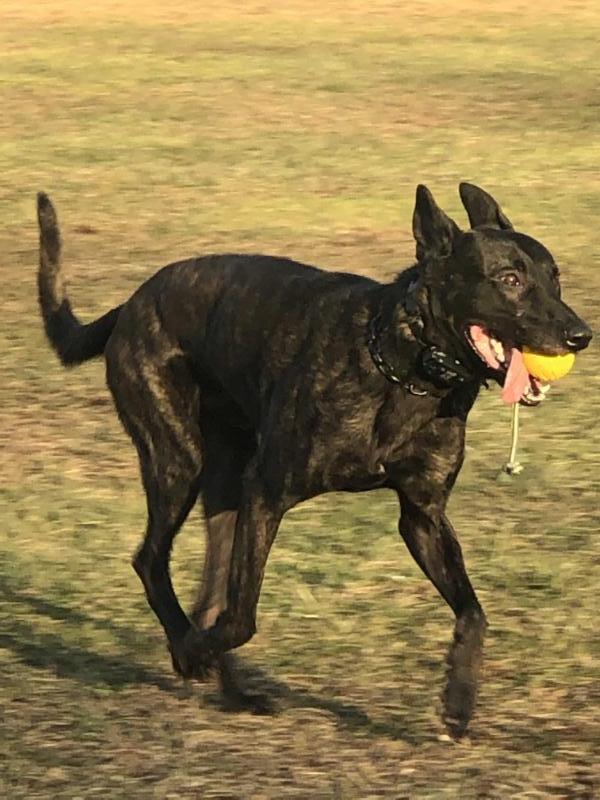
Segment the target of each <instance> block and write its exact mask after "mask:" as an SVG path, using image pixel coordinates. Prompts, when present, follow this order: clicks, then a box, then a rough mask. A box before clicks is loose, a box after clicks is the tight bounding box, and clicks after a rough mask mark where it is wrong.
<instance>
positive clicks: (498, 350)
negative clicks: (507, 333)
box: [490, 336, 505, 364]
mask: <svg viewBox="0 0 600 800" xmlns="http://www.w3.org/2000/svg"><path fill="white" fill-rule="evenodd" d="M490 345H491V348H492V350H493V351H494V355H495V356H496V358H497V359H498V361H500V362H501V363H502V364H503V363H504V361H505V357H504V348H503V347H502V342H499V341H498V340H497V339H494V338H492V337H491V336H490Z"/></svg>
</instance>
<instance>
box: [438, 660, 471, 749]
mask: <svg viewBox="0 0 600 800" xmlns="http://www.w3.org/2000/svg"><path fill="white" fill-rule="evenodd" d="M476 695H477V687H476V685H475V684H474V683H473V682H472V681H469V680H464V679H461V678H459V677H457V676H456V675H454V676H453V675H451V676H450V679H449V680H448V683H447V685H446V689H445V691H444V696H443V703H444V708H443V712H442V720H443V722H444V725H445V726H446V728H447V729H448V733H449V734H450V736H452V738H453V739H462V737H463V736H464V735H465V733H466V732H467V728H468V726H469V722H470V720H471V717H472V716H473V711H474V709H475V700H476Z"/></svg>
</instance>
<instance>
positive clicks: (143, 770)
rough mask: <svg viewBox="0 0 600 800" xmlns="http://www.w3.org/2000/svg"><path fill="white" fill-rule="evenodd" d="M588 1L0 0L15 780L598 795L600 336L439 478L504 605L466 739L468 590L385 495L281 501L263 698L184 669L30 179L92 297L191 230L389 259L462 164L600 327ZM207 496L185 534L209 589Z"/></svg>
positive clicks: (1, 256)
mask: <svg viewBox="0 0 600 800" xmlns="http://www.w3.org/2000/svg"><path fill="white" fill-rule="evenodd" d="M599 41H600V6H598V4H597V3H595V2H592V0H580V2H575V1H574V0H562V2H557V1H556V0H549V2H547V3H544V4H540V5H539V6H538V4H532V3H525V2H519V0H504V2H501V3H499V4H488V3H484V2H479V3H477V2H472V1H471V0H460V1H459V2H455V1H454V0H446V2H441V0H431V1H430V2H427V1H426V0H420V2H419V1H418V0H417V1H416V2H412V3H410V4H404V3H393V2H391V1H390V2H384V1H383V0H371V2H367V0H349V2H341V1H340V0H332V1H331V2H330V1H329V0H321V2H315V0H293V2H281V3H277V2H274V0H246V2H242V0H237V2H235V1H234V0H220V2H212V0H211V2H206V1H204V2H201V3H193V2H191V0H190V1H189V2H182V0H173V1H172V2H170V3H161V2H157V0H145V2H143V3H142V2H136V1H135V0H131V2H125V1H124V2H116V1H114V2H101V3H97V4H96V5H95V6H94V7H91V8H90V7H88V4H84V3H80V2H77V1H76V0H64V2H59V0H44V1H43V2H38V3H23V2H22V0H20V1H19V2H17V1H16V0H2V3H1V4H0V86H1V89H2V112H1V116H0V165H1V171H0V216H1V219H2V225H1V226H0V276H1V280H2V314H1V315H0V342H1V344H0V514H1V520H2V525H1V526H0V618H1V624H0V681H1V693H0V725H1V736H0V796H2V797H6V798H9V800H17V799H18V798H22V799H23V800H25V799H27V800H32V799H33V798H73V799H74V798H92V797H98V798H111V800H112V798H115V799H116V798H122V799H123V800H125V799H126V798H127V800H130V799H132V798H136V799H137V798H160V799H161V800H162V798H244V799H246V798H247V799H248V800H250V799H251V798H252V799H253V800H265V799H266V798H269V800H270V799H271V798H280V797H286V798H287V797H290V798H337V799H338V800H339V799H342V800H347V799H349V798H361V799H362V798H364V799H366V798H376V797H390V798H410V800H413V798H414V799H415V800H425V799H426V798H427V799H429V798H432V799H436V798H466V799H467V800H470V798H478V799H480V800H483V799H484V798H490V799H493V800H496V798H502V799H504V798H519V800H520V799H521V798H566V799H568V800H571V799H572V798H580V799H581V800H584V799H586V800H591V799H592V798H594V797H597V796H598V792H600V786H599V783H598V781H599V778H600V776H599V771H598V764H600V634H599V629H598V618H599V612H600V604H599V602H598V590H599V586H600V539H599V536H598V533H599V528H600V525H599V522H600V518H599V511H598V480H599V479H598V475H599V474H600V473H599V468H600V428H599V426H598V400H597V398H598V395H597V392H598V391H599V389H600V379H599V377H598V374H599V368H600V361H599V358H598V348H597V345H593V346H592V347H591V348H590V350H589V351H588V352H587V353H585V354H582V355H581V357H579V358H578V359H577V364H576V368H575V370H574V371H573V373H572V374H571V375H570V376H569V377H568V378H565V379H564V380H563V381H561V383H560V384H559V385H557V386H556V387H554V389H553V391H552V393H551V399H550V400H549V401H548V402H547V405H546V406H545V407H542V408H540V409H538V410H535V411H531V412H528V411H525V412H524V413H523V415H522V416H523V418H524V424H523V434H522V437H523V451H522V456H521V458H522V461H523V462H524V463H525V465H526V468H525V471H524V472H523V473H522V475H520V476H519V477H518V478H514V479H512V480H511V479H508V478H502V477H499V473H500V467H501V465H502V463H503V462H504V461H505V460H506V457H507V452H508V445H509V415H508V411H507V410H506V408H505V407H504V406H503V405H502V403H501V401H500V397H499V393H498V391H497V390H494V391H491V392H489V393H484V396H482V397H481V399H480V400H479V402H478V404H477V406H476V408H475V410H474V411H473V413H472V417H471V425H470V429H469V438H468V455H467V461H466V464H465V468H464V470H463V473H462V475H461V478H460V480H459V483H458V486H457V489H456V491H455V493H454V495H453V498H452V501H451V509H450V510H451V516H452V519H453V522H454V523H455V525H456V527H457V529H458V531H459V532H460V535H461V540H462V543H463V548H464V551H465V556H466V559H467V562H468V566H469V571H470V575H471V577H472V580H473V582H474V584H475V586H476V588H477V590H478V593H479V595H480V598H481V600H482V602H483V604H484V607H485V608H486V611H487V614H488V618H489V620H490V631H489V636H488V639H487V649H486V661H485V668H484V677H483V679H484V683H483V686H482V690H481V695H480V703H479V707H478V711H477V715H476V717H475V719H474V722H473V725H472V732H471V737H470V739H469V740H468V741H466V742H463V743H461V744H459V745H456V744H452V743H450V742H448V741H447V740H446V739H445V738H444V736H443V733H444V731H443V728H442V726H441V723H440V722H439V718H438V711H439V708H438V695H439V691H440V688H441V686H442V683H443V671H444V663H443V662H444V656H445V652H446V648H447V645H448V642H449V640H450V635H451V630H452V617H451V614H450V612H449V611H448V610H447V608H446V607H445V606H444V604H443V602H442V601H441V600H440V599H439V598H438V597H437V595H436V594H435V591H434V590H433V589H432V587H431V586H430V584H429V583H428V582H427V580H426V579H425V578H423V576H422V575H421V574H420V573H419V571H418V569H417V568H416V566H415V565H414V564H413V562H412V561H411V559H410V557H409V555H408V553H407V552H406V550H405V549H404V547H403V545H402V544H401V543H400V542H399V540H398V536H397V534H396V517H397V509H396V503H395V500H394V498H392V497H391V496H390V495H388V494H386V493H385V492H377V493H371V494H369V495H364V496H362V497H360V496H356V497H355V496H352V497H351V496H345V495H339V496H330V497H324V498H320V499H318V500H316V501H314V502H311V503H308V504H306V505H304V506H302V507H300V508H298V509H296V510H295V511H293V512H292V513H290V514H289V515H288V517H287V518H286V520H285V522H284V525H283V527H282V529H281V532H280V534H279V539H278V541H277V544H276V546H275V548H274V550H273V553H272V556H271V559H270V562H269V568H268V574H267V578H266V581H265V589H264V593H263V596H262V600H261V605H260V614H259V633H258V635H257V636H256V637H255V640H254V641H253V642H252V643H251V644H250V645H248V646H247V647H245V648H244V650H243V653H244V664H245V665H246V669H247V670H248V672H249V679H250V680H252V681H254V682H255V683H257V684H258V685H260V686H263V687H266V688H268V689H269V691H271V692H272V693H273V694H274V695H275V696H276V698H277V702H278V705H279V713H278V714H277V715H276V716H274V717H272V718H256V717H252V716H250V715H239V716H230V715H224V714H222V713H221V712H220V710H219V709H218V706H217V699H216V696H215V693H214V688H213V687H211V686H208V687H202V686H196V685H184V684H182V683H180V682H179V681H178V680H177V679H176V678H175V676H174V675H173V674H172V673H171V672H170V665H169V659H168V656H167V653H166V650H165V645H164V642H163V638H162V634H161V631H160V629H159V626H158V624H157V623H156V621H155V619H154V617H153V616H152V614H151V612H150V611H149V610H148V608H147V606H146V603H145V600H144V597H143V593H142V590H141V586H140V584H139V582H138V580H137V578H136V576H135V575H134V573H133V570H132V569H131V567H130V565H129V559H130V555H131V554H132V552H133V551H134V549H135V547H136V545H137V543H138V541H139V539H140V536H141V533H142V530H143V527H144V521H145V520H144V513H145V506H144V501H143V497H142V493H141V489H140V485H139V481H138V478H137V464H136V460H135V454H134V451H133V448H132V447H131V446H130V444H129V442H128V440H127V439H126V437H125V435H124V433H123V432H122V431H121V429H120V427H119V424H118V422H117V420H116V417H115V415H114V413H113V410H112V408H111V402H110V398H109V396H108V392H107V390H106V388H105V386H104V375H103V366H102V364H101V363H89V364H87V365H85V366H84V367H81V368H80V369H78V370H76V371H72V372H65V371H62V370H61V369H59V368H58V366H57V363H56V360H55V358H54V356H53V355H52V354H51V353H50V352H49V350H48V348H47V346H46V343H45V341H44V338H43V335H42V330H41V325H40V320H39V316H38V309H37V300H36V285H35V268H36V261H37V230H36V225H35V220H34V197H35V192H36V191H37V190H39V189H42V188H43V189H45V190H46V191H48V192H49V193H50V195H51V196H52V198H53V199H54V200H55V202H56V204H57V207H58V211H59V215H60V217H61V221H62V225H63V232H64V239H65V246H66V254H65V257H66V264H67V268H68V271H69V276H70V289H71V294H72V298H73V302H74V306H75V308H76V310H78V311H79V312H81V315H82V316H83V317H84V318H86V319H91V318H92V317H93V316H94V315H97V314H98V313H100V312H101V311H104V310H106V309H108V308H109V307H111V306H112V305H115V304H116V303H117V302H120V301H122V300H123V299H124V298H126V297H127V296H128V295H129V294H130V293H131V291H132V290H133V289H134V288H135V287H136V286H137V285H138V284H139V283H140V282H141V281H142V280H143V279H144V278H145V277H146V276H149V275H150V274H151V273H152V272H153V271H154V270H155V269H156V268H157V267H158V266H161V265H162V264H164V263H166V262H167V261H168V260H173V259H174V258H175V257H183V256H187V255H191V254H194V253H199V252H208V251H220V250H232V249H241V250H248V251H263V252H271V253H280V254H285V255H289V256H292V257H296V258H298V259H302V260H306V261H309V262H313V263H318V264H321V265H329V266H331V267H333V268H344V269H350V270H353V271H357V272H361V273H365V274H371V275H375V276H377V277H379V278H382V279H383V278H388V277H390V276H391V275H393V274H394V273H395V272H396V271H397V270H398V269H399V268H400V267H402V266H404V265H408V264H410V263H411V259H412V255H413V244H412V242H411V238H410V219H411V214H412V203H413V197H414V188H415V186H416V184H417V183H418V182H424V183H426V184H428V185H429V186H430V188H431V189H432V190H433V191H434V193H435V195H436V198H437V199H438V201H439V202H440V203H441V204H442V205H443V206H444V207H445V208H446V209H447V210H448V211H449V212H450V213H452V214H454V215H455V216H456V218H457V220H458V221H459V222H460V223H461V224H464V223H465V215H464V212H461V210H460V206H459V200H458V193H457V184H458V181H459V180H462V179H467V180H472V181H474V182H476V183H480V184H481V185H482V186H484V187H485V188H487V189H488V190H490V191H492V193H493V194H494V195H495V196H497V197H498V199H500V201H501V202H502V203H503V206H504V209H505V211H506V212H507V214H508V215H509V217H511V219H512V220H513V221H514V222H515V223H516V225H517V227H519V228H520V229H522V230H525V231H527V232H528V233H531V234H533V235H534V236H536V237H537V238H539V239H540V240H542V241H543V242H544V243H545V244H546V245H547V246H548V247H549V248H550V249H551V250H552V251H553V252H554V254H555V256H556V258H557V260H558V262H559V264H560V265H561V269H562V272H563V287H564V293H565V297H566V298H567V300H568V301H569V302H571V303H572V304H573V305H574V306H575V308H576V309H577V310H578V311H579V312H580V313H581V314H582V315H583V316H584V317H586V318H587V320H588V321H589V322H590V323H591V324H592V327H594V328H595V329H596V330H598V329H599V327H600V316H599V313H598V299H597V298H598V293H599V291H600V249H599V247H598V229H599V228H598V226H599V215H600V114H599V109H600V60H599V59H598V42H599ZM201 527H202V526H201V522H200V519H199V516H198V515H192V518H191V519H190V520H189V522H188V523H187V525H186V527H185V529H184V530H183V532H182V533H181V535H180V537H179V539H178V541H177V546H176V550H175V555H174V564H173V569H174V575H175V581H176V586H177V589H178V591H179V592H180V595H181V596H182V597H183V598H184V599H185V601H186V603H187V602H189V601H190V600H191V598H192V596H193V592H194V587H195V584H196V581H197V578H198V576H199V573H200V569H201V563H202V548H203V536H202V530H201Z"/></svg>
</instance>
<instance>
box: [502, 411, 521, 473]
mask: <svg viewBox="0 0 600 800" xmlns="http://www.w3.org/2000/svg"><path fill="white" fill-rule="evenodd" d="M510 433H511V442H510V456H509V457H508V461H507V462H506V465H505V467H504V471H505V472H506V473H507V474H508V475H518V474H519V472H521V470H522V469H523V465H522V464H519V462H518V461H517V460H516V459H517V445H518V443H519V404H518V403H514V404H513V411H512V424H511V426H510Z"/></svg>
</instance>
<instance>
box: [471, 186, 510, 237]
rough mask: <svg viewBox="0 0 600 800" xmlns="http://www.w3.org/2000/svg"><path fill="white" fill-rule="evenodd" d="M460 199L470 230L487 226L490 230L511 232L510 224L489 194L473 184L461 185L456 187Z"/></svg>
mask: <svg viewBox="0 0 600 800" xmlns="http://www.w3.org/2000/svg"><path fill="white" fill-rule="evenodd" d="M458 191H459V192H460V199H461V200H462V203H463V206H464V207H465V208H466V210H467V214H468V215H469V222H470V223H471V227H472V228H479V226H480V225H487V226H489V227H491V228H501V229H502V230H512V227H513V226H512V223H511V221H510V220H509V219H508V217H507V216H506V215H505V214H504V212H503V211H502V209H501V208H500V206H499V205H498V203H497V202H496V201H495V200H494V198H493V197H492V195H491V194H488V193H487V192H484V191H483V189H480V188H479V186H475V184H474V183H461V184H460V186H459V187H458Z"/></svg>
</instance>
